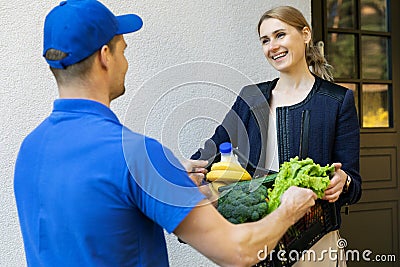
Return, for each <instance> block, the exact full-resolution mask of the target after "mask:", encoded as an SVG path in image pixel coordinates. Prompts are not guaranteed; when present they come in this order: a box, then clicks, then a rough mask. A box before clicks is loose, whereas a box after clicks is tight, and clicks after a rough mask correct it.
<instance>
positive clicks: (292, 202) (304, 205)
mask: <svg viewBox="0 0 400 267" xmlns="http://www.w3.org/2000/svg"><path fill="white" fill-rule="evenodd" d="M316 199H317V195H316V194H315V193H314V192H313V191H312V190H311V189H307V188H300V187H297V186H291V187H289V189H288V190H286V192H285V193H284V194H283V195H282V197H281V207H284V208H285V209H286V212H287V214H289V215H290V217H292V218H293V221H292V223H293V224H294V223H295V222H297V221H298V220H299V219H300V218H301V217H303V216H304V214H306V212H308V211H309V210H310V208H311V207H312V206H314V205H315V200H316Z"/></svg>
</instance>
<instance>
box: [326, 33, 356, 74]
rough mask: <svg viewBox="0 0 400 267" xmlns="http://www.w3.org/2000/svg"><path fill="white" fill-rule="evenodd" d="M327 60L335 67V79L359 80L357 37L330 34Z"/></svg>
mask: <svg viewBox="0 0 400 267" xmlns="http://www.w3.org/2000/svg"><path fill="white" fill-rule="evenodd" d="M328 38H329V46H328V53H327V58H328V61H329V64H331V65H332V66H333V68H334V69H333V75H334V77H335V78H357V66H356V64H357V63H356V62H357V61H356V58H355V54H356V53H355V36H354V35H353V34H341V33H329V34H328Z"/></svg>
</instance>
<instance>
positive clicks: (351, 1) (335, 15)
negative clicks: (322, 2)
mask: <svg viewBox="0 0 400 267" xmlns="http://www.w3.org/2000/svg"><path fill="white" fill-rule="evenodd" d="M356 14H357V13H356V12H355V0H328V2H327V18H328V28H350V29H353V28H355V25H356V23H355V21H356V17H355V16H356Z"/></svg>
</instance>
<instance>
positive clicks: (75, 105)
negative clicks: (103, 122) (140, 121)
mask: <svg viewBox="0 0 400 267" xmlns="http://www.w3.org/2000/svg"><path fill="white" fill-rule="evenodd" d="M53 112H74V113H75V112H76V113H90V114H95V115H99V116H102V117H106V118H108V119H111V120H113V121H116V122H118V123H119V120H118V118H117V116H116V115H115V113H114V112H113V111H112V110H111V109H110V108H109V107H107V106H106V105H104V104H102V103H100V102H97V101H94V100H89V99H65V98H62V99H56V100H55V101H54V103H53Z"/></svg>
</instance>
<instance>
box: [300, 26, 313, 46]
mask: <svg viewBox="0 0 400 267" xmlns="http://www.w3.org/2000/svg"><path fill="white" fill-rule="evenodd" d="M302 33H303V36H304V42H305V43H306V44H307V43H309V42H310V41H311V35H312V34H311V29H310V28H309V27H307V26H305V27H304V28H303V30H302Z"/></svg>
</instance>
